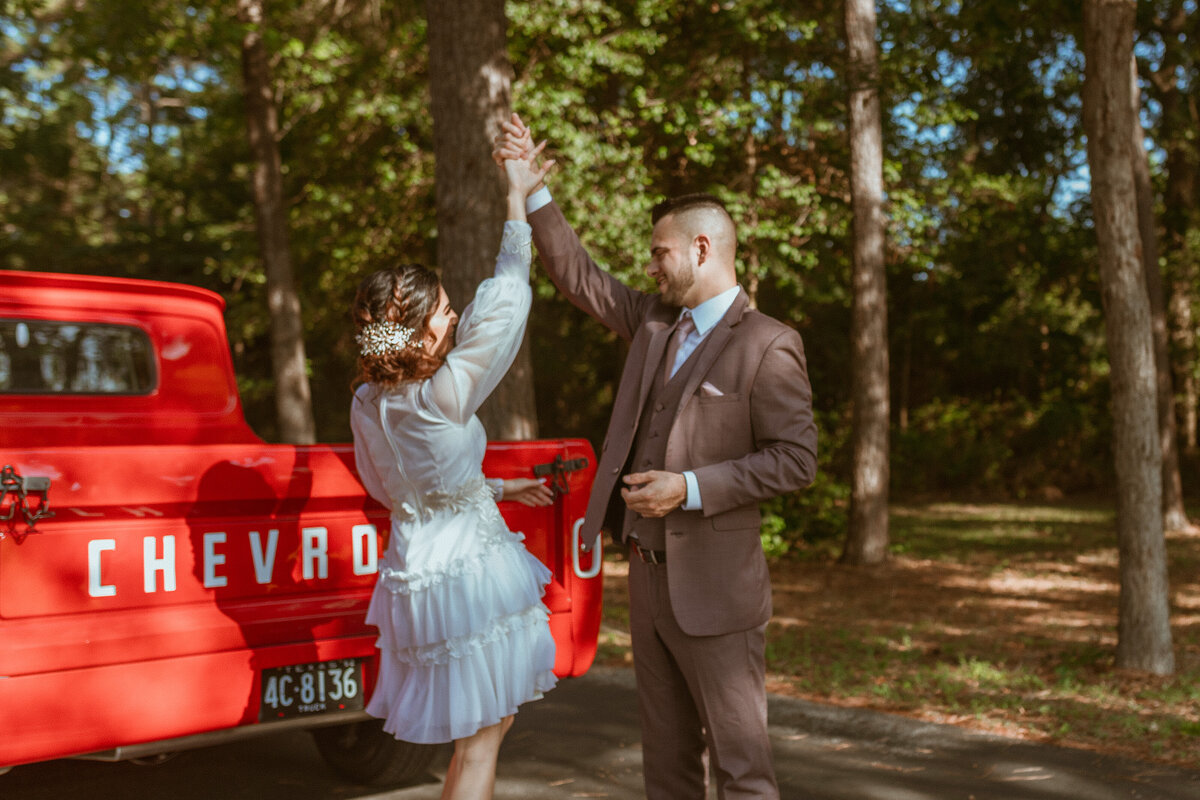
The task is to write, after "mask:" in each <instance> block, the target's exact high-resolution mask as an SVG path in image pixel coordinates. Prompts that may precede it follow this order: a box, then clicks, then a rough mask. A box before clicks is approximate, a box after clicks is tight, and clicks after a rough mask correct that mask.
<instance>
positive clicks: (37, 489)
mask: <svg viewBox="0 0 1200 800" xmlns="http://www.w3.org/2000/svg"><path fill="white" fill-rule="evenodd" d="M18 513H19V514H20V516H21V518H22V519H24V520H25V531H24V532H22V533H17V530H16V528H17V523H18V519H17V515H18ZM53 516H54V512H53V511H51V510H50V479H49V478H45V477H33V476H31V477H28V478H23V477H21V476H20V475H18V474H17V471H16V470H15V469H13V468H12V466H11V465H7V464H6V465H5V466H4V469H3V470H0V522H4V523H6V525H5V527H6V528H7V531H4V530H0V539H4V538H6V536H12V537H13V539H15V540H16V542H17V544H20V543H21V542H23V541H25V537H26V536H28V535H29V534H31V533H37V531H36V530H35V529H34V526H36V525H37V523H38V521H39V520H43V519H46V518H47V517H53Z"/></svg>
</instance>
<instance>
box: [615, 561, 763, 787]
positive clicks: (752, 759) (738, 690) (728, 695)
mask: <svg viewBox="0 0 1200 800" xmlns="http://www.w3.org/2000/svg"><path fill="white" fill-rule="evenodd" d="M668 569H670V565H669V564H646V563H644V562H643V561H642V560H641V559H640V558H638V556H637V555H636V554H633V553H631V556H630V565H629V601H630V612H629V617H630V631H631V633H632V638H633V657H634V672H635V674H636V676H637V689H638V706H639V711H640V713H641V722H642V766H643V772H644V775H645V785H646V797H647V798H648V800H704V798H705V796H706V792H707V783H708V769H707V766H708V764H707V762H708V761H709V760H711V762H712V771H713V774H714V776H715V778H716V784H717V796H718V797H719V798H721V800H734V799H735V798H738V799H739V800H740V799H742V798H745V800H749V798H755V800H763V799H764V798H766V799H768V800H778V798H779V788H778V786H777V784H776V782H775V770H774V767H773V766H772V763H771V743H770V740H769V738H768V736H767V695H766V684H765V675H766V664H765V655H764V650H765V646H766V625H762V626H760V627H757V628H753V629H751V630H748V631H740V632H737V633H730V634H725V635H722V636H689V635H687V634H686V633H684V632H683V631H682V630H680V629H679V625H678V624H677V623H676V622H675V614H674V612H673V611H672V609H671V599H670V596H669V592H668V589H667V570H668ZM736 579H737V576H733V575H731V576H730V580H736Z"/></svg>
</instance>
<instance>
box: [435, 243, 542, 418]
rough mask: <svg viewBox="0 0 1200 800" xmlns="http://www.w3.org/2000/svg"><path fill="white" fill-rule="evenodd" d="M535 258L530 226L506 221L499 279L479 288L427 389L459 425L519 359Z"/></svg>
mask: <svg viewBox="0 0 1200 800" xmlns="http://www.w3.org/2000/svg"><path fill="white" fill-rule="evenodd" d="M532 257H533V247H532V233H531V229H530V227H529V225H528V224H526V223H524V222H517V221H513V220H509V221H508V222H505V223H504V235H503V237H502V239H501V242H500V253H499V254H498V255H497V256H496V272H495V275H494V276H493V277H491V278H488V279H486V280H484V281H483V282H482V283H480V284H479V288H478V289H477V290H476V292H475V300H474V301H473V302H472V303H471V304H470V305H469V306H467V308H466V310H465V311H463V313H462V318H461V319H460V321H459V323H458V332H457V343H456V344H455V346H454V348H453V349H451V350H450V353H449V354H448V355H447V356H446V363H445V364H443V365H442V367H441V368H440V369H439V370H438V371H437V372H436V373H434V375H433V377H432V378H431V379H430V380H429V383H428V384H427V386H426V390H427V391H428V395H427V397H428V400H429V402H430V403H431V404H432V405H434V406H435V407H436V408H438V410H440V411H441V412H442V413H443V414H445V415H446V417H447V418H448V419H450V420H452V421H454V422H458V423H460V424H461V423H465V422H466V421H467V420H469V419H470V418H471V416H472V415H473V414H474V413H475V412H476V411H478V410H479V406H481V405H482V404H483V401H484V400H486V399H487V397H488V395H490V394H491V393H492V391H493V390H495V388H496V386H497V385H498V384H499V383H500V380H501V379H502V378H503V377H504V375H505V373H507V372H508V369H509V367H511V366H512V363H513V361H514V360H515V359H516V357H517V349H518V348H519V347H520V346H521V338H522V337H523V336H524V335H525V323H526V321H527V320H528V318H529V308H530V306H531V305H532V302H533V293H532V291H531V290H530V288H529V263H530V261H531V259H532Z"/></svg>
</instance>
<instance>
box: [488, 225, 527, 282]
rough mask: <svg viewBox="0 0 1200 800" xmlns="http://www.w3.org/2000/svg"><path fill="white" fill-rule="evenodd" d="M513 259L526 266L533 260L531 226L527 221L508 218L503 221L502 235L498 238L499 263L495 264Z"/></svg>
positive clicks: (512, 260)
mask: <svg viewBox="0 0 1200 800" xmlns="http://www.w3.org/2000/svg"><path fill="white" fill-rule="evenodd" d="M514 261H515V262H516V263H518V264H520V265H521V266H526V267H527V266H529V263H530V262H531V261H533V228H531V227H529V223H528V222H518V221H517V220H512V219H510V220H508V221H506V222H505V223H504V235H503V236H501V238H500V255H499V257H498V258H497V262H499V263H497V265H496V266H497V267H499V266H500V265H501V264H502V263H504V262H509V263H511V262H514ZM498 272H499V270H497V273H498Z"/></svg>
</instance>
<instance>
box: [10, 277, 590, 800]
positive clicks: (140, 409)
mask: <svg viewBox="0 0 1200 800" xmlns="http://www.w3.org/2000/svg"><path fill="white" fill-rule="evenodd" d="M223 308H224V304H223V301H222V300H221V298H220V297H219V296H218V295H216V294H214V293H212V292H209V291H206V290H204V289H199V288H196V287H191V286H184V285H178V284H168V283H157V282H151V281H137V280H125V279H115V278H99V277H87V276H69V275H54V274H47V273H32V272H9V271H0V468H2V470H0V772H6V771H7V769H8V768H10V767H12V766H13V765H18V764H24V763H29V762H35V761H42V760H47V759H55V758H63V757H75V756H80V757H85V758H93V759H101V760H121V759H131V758H145V757H151V756H156V755H158V754H162V753H168V752H174V751H178V750H183V749H188V748H192V747H199V746H204V745H207V744H212V743H217V742H222V741H227V740H228V739H230V738H236V737H241V736H248V735H253V734H258V733H267V732H271V731H277V730H280V729H283V728H287V727H289V726H301V727H306V728H311V729H313V733H314V735H315V736H316V739H317V744H318V747H319V748H320V750H321V752H322V754H323V755H324V756H325V758H326V760H327V761H328V762H329V763H330V764H331V765H332V766H333V767H334V768H335V769H337V770H338V771H340V772H342V773H343V774H344V775H346V776H347V777H350V778H352V779H354V780H357V781H360V782H364V783H372V782H374V783H380V782H391V781H399V780H404V779H406V778H409V777H413V776H415V775H416V774H419V773H420V772H421V771H423V770H424V768H425V767H426V765H427V763H428V759H429V757H430V756H431V754H432V751H431V749H430V748H428V747H419V746H416V745H406V744H403V743H398V742H395V740H393V739H392V738H391V737H390V736H388V735H387V734H385V733H383V732H382V731H381V729H380V727H379V724H378V723H377V722H375V721H373V720H371V719H370V718H368V717H367V716H366V715H365V714H364V713H363V711H362V709H363V706H364V701H365V700H366V699H367V698H368V697H369V695H370V693H371V690H372V685H373V681H374V678H375V675H376V673H377V662H378V652H377V650H376V649H375V631H374V629H373V628H370V627H368V626H367V625H366V624H365V622H364V616H365V613H366V608H367V603H368V600H369V597H370V593H371V588H372V586H373V584H374V581H375V574H376V569H377V565H378V562H379V559H380V557H381V553H382V552H383V548H384V544H385V543H384V541H383V538H384V537H386V535H387V533H388V529H389V525H388V515H387V512H386V510H385V509H383V508H382V507H381V506H379V505H378V504H377V503H376V502H374V501H373V500H372V499H371V498H370V497H369V496H368V495H367V494H366V492H365V491H364V490H363V488H362V486H361V484H360V483H359V481H358V479H357V476H356V474H355V470H354V454H353V448H352V447H351V446H349V445H344V444H342V445H323V444H318V445H312V446H294V445H280V444H267V443H264V442H263V441H262V440H261V439H259V438H258V437H257V436H255V434H254V433H253V432H252V431H251V430H250V428H249V427H248V426H247V424H246V422H245V420H244V418H243V415H242V407H241V402H240V400H239V398H238V393H237V385H236V382H235V379H234V374H233V366H232V361H231V359H230V355H229V348H228V344H227V341H226V336H225V326H224V320H223V316H222V311H223ZM349 399H350V396H349V393H347V404H348V403H349ZM484 470H485V473H487V474H488V475H489V476H491V477H501V478H505V477H518V476H533V475H541V476H545V477H546V478H547V479H549V480H550V481H552V482H553V484H554V485H555V487H556V493H555V494H556V500H555V503H554V504H553V505H552V506H549V507H543V508H527V507H525V506H519V505H516V504H513V503H504V502H502V503H501V504H500V507H501V511H502V513H503V514H504V516H505V518H506V519H507V521H508V524H509V527H510V528H511V529H513V530H515V531H521V532H523V533H524V534H525V536H526V539H525V541H526V545H527V546H528V547H529V549H530V551H531V552H533V553H534V554H535V555H536V556H538V557H539V558H540V559H542V561H544V562H545V563H546V564H547V565H548V566H549V567H550V568H551V569H552V570H553V572H554V580H553V582H552V583H551V585H550V586H549V588H548V589H547V593H546V596H545V603H546V605H547V606H548V607H549V609H550V611H551V618H550V625H551V629H552V631H553V633H554V637H555V641H556V643H557V648H558V649H557V660H556V663H555V671H556V673H557V674H558V675H559V676H561V677H566V676H572V675H580V674H582V673H583V672H585V671H586V670H587V669H588V667H589V666H590V665H591V662H592V659H593V658H594V656H595V652H596V640H597V634H598V630H599V623H600V595H601V576H600V572H601V566H602V561H601V555H600V550H599V547H598V546H595V547H593V546H592V545H598V543H583V542H581V541H580V540H579V529H580V524H581V522H582V518H583V513H584V509H585V507H586V506H587V497H588V492H589V490H590V487H591V480H592V477H593V475H594V471H595V457H594V454H593V451H592V448H591V446H590V445H589V444H588V443H587V442H586V441H584V440H556V441H535V442H506V443H493V444H491V445H489V447H488V451H487V457H486V460H485V462H484Z"/></svg>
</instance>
